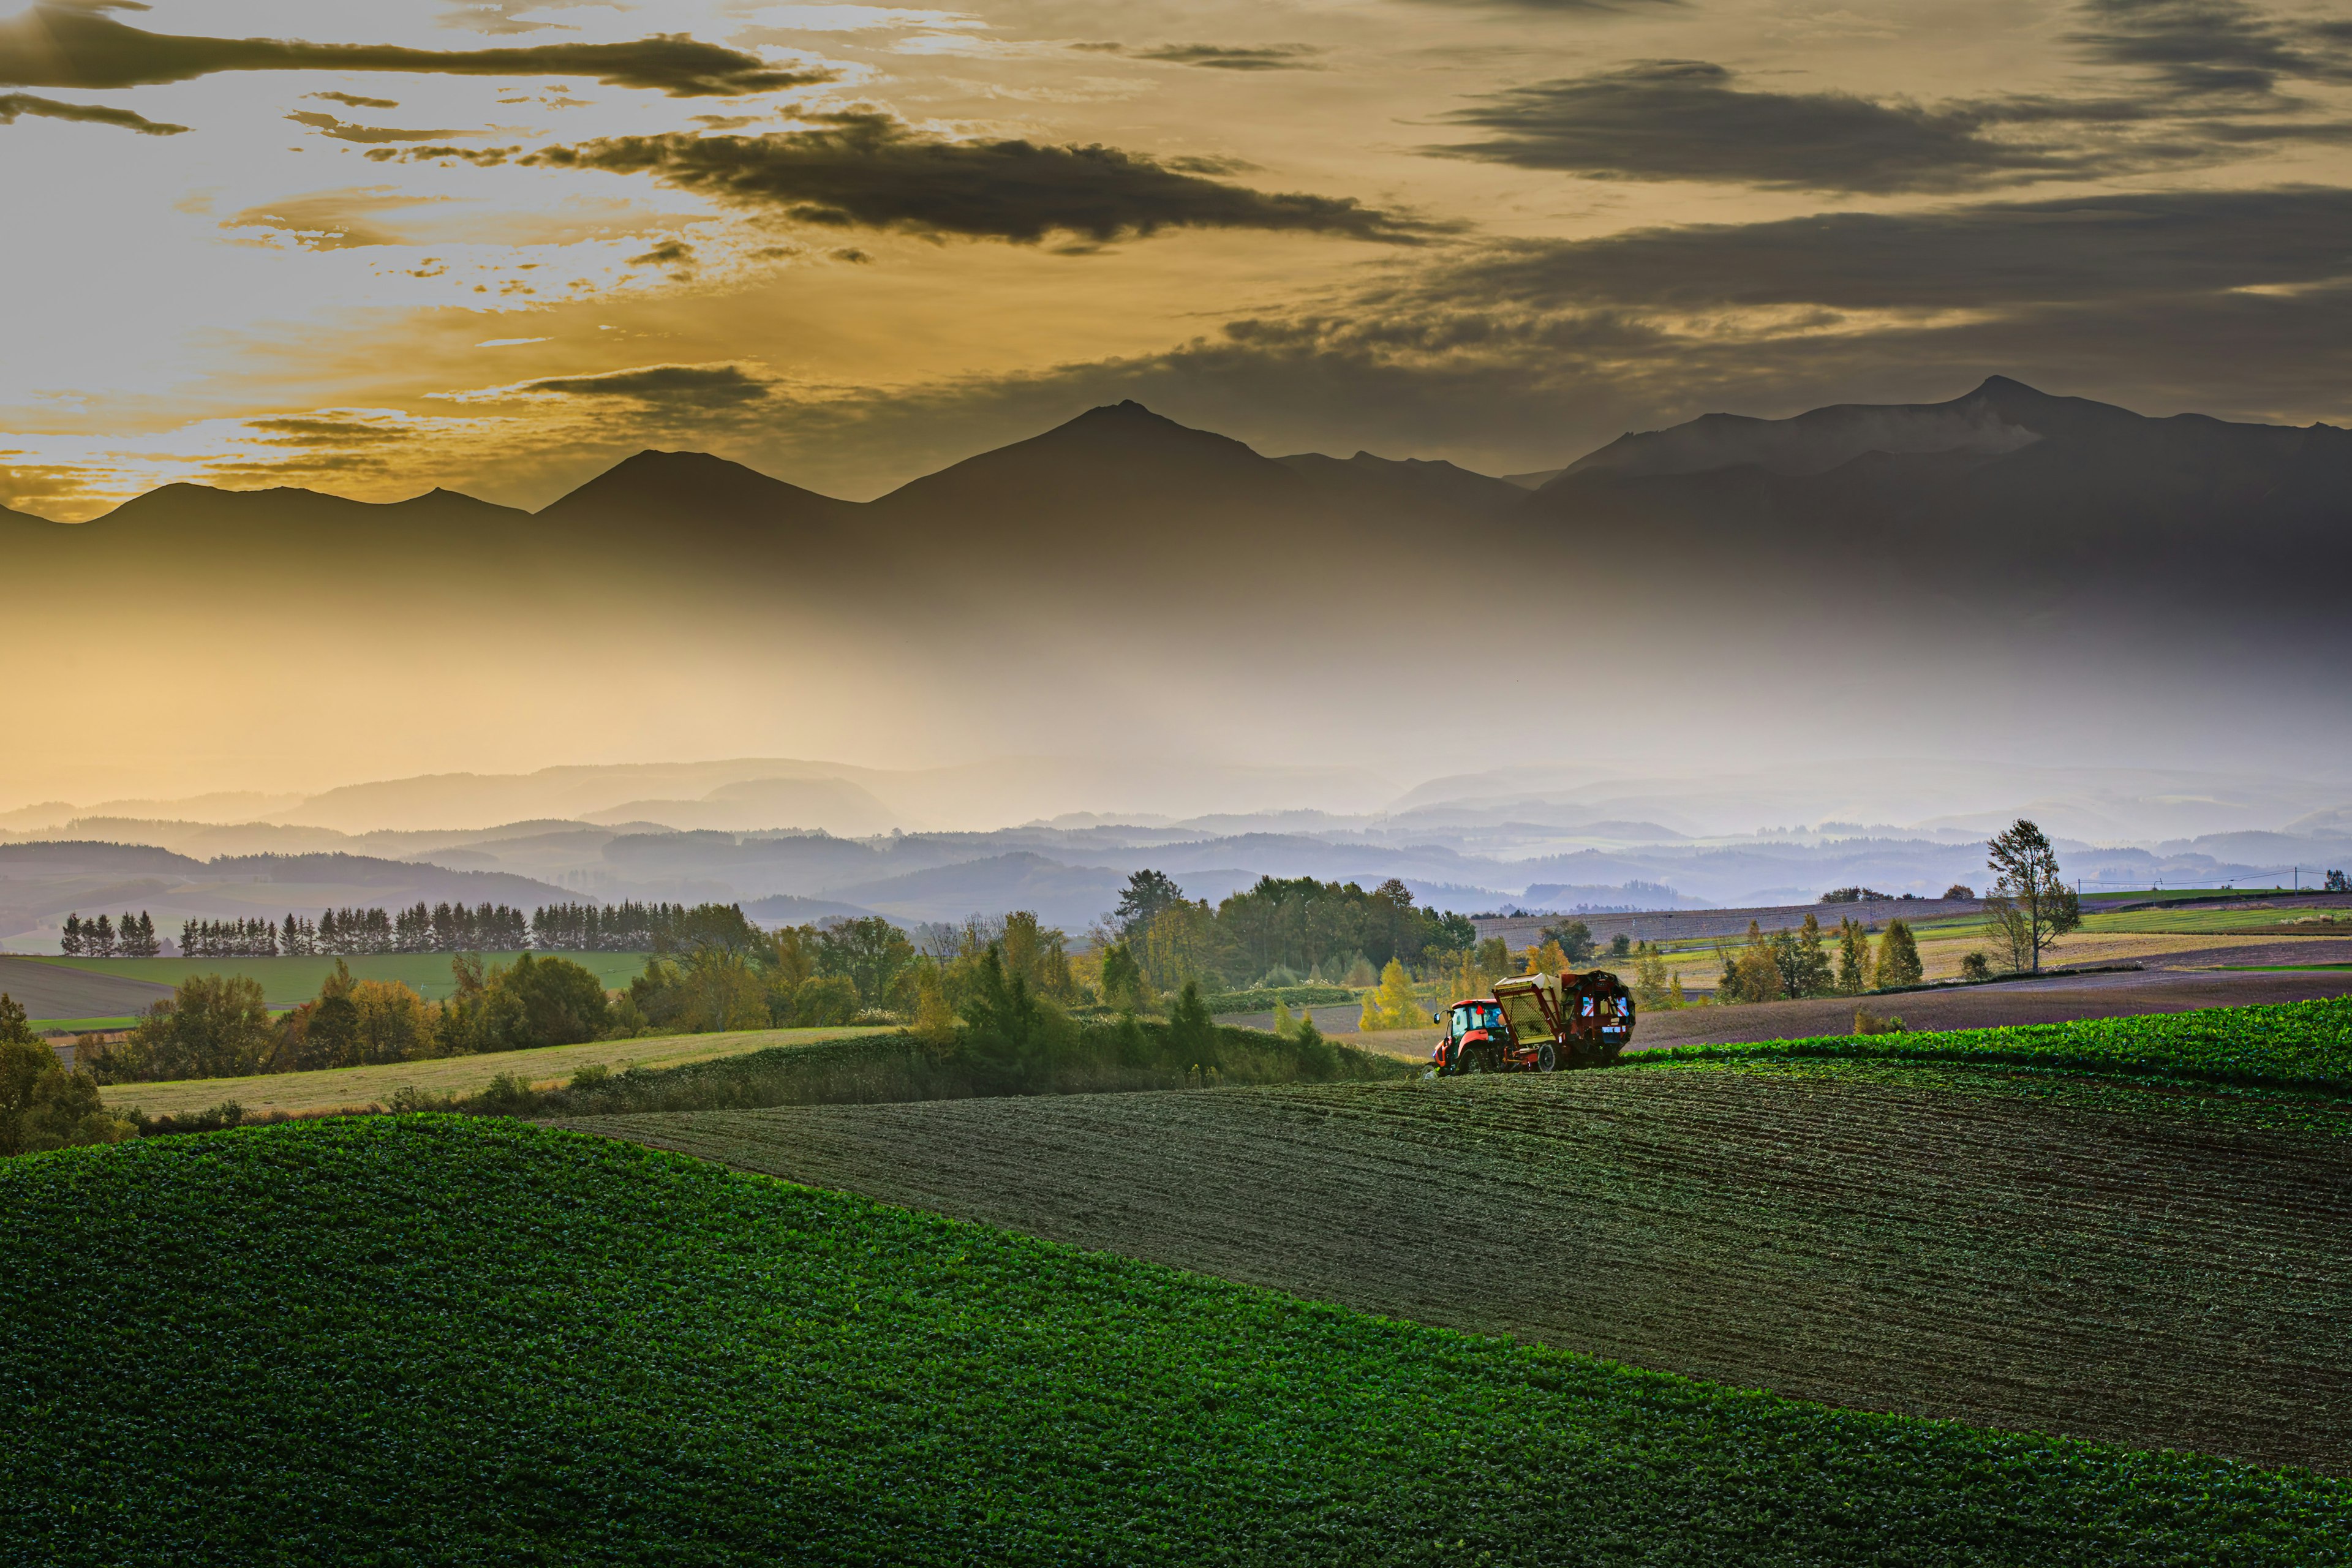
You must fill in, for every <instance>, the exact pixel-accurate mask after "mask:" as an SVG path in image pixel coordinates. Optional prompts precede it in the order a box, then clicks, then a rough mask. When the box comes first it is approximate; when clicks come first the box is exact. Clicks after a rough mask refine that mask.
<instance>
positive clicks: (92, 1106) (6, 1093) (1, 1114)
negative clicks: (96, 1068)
mask: <svg viewBox="0 0 2352 1568" xmlns="http://www.w3.org/2000/svg"><path fill="white" fill-rule="evenodd" d="M131 1132H132V1128H131V1124H130V1123H129V1122H128V1121H123V1120H121V1118H119V1117H116V1116H113V1115H111V1114H110V1113H109V1112H108V1110H107V1109H106V1108H105V1106H104V1105H102V1104H100V1100H99V1095H98V1079H97V1078H96V1077H94V1076H93V1075H92V1074H91V1073H90V1072H89V1071H88V1070H87V1069H85V1068H76V1069H75V1070H73V1071H71V1072H68V1071H67V1070H66V1069H65V1068H64V1067H63V1066H61V1065H60V1064H59V1063H58V1054H57V1052H55V1051H54V1050H51V1049H50V1048H49V1045H48V1042H47V1041H46V1040H44V1039H42V1038H41V1037H39V1036H38V1035H36V1034H34V1033H33V1031H32V1027H31V1025H30V1024H29V1023H28V1022H27V1021H26V1017H25V1009H24V1008H22V1007H20V1006H18V1005H16V998H14V997H12V996H10V995H9V994H7V993H6V992H5V991H0V1154H22V1153H31V1152H39V1151H41V1150H46V1149H64V1148H68V1147H71V1146H73V1145H75V1144H80V1143H113V1142H121V1140H122V1139H125V1138H128V1137H130V1136H131Z"/></svg>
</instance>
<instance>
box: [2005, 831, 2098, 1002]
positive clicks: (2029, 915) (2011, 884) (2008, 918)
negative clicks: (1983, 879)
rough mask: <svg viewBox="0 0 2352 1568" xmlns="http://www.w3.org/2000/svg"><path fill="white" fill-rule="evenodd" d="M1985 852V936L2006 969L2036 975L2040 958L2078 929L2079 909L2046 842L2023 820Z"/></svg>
mask: <svg viewBox="0 0 2352 1568" xmlns="http://www.w3.org/2000/svg"><path fill="white" fill-rule="evenodd" d="M1985 849H1986V856H1987V860H1986V863H1987V865H1988V866H1989V867H1990V868H1991V870H1992V872H1993V877H1994V879H1993V885H1992V889H1991V891H1990V892H1989V893H1988V894H1986V896H1985V900H1984V908H1985V928H1986V931H1988V933H1989V934H1990V936H1991V937H1992V939H1993V941H1994V942H1997V943H1999V944H2000V947H2001V948H2003V949H2004V950H2005V951H2006V952H2008V954H2009V958H2010V967H2011V969H2016V970H2031V971H2032V973H2036V974H2039V973H2042V952H2043V951H2044V950H2045V949H2046V948H2048V947H2049V946H2050V944H2051V943H2052V942H2055V941H2057V940H2058V939H2059V938H2060V937H2062V936H2064V935H2065V934H2066V933H2067V932H2068V931H2074V930H2075V929H2076V928H2077V927H2079V926H2080V925H2082V923H2083V907H2082V903H2081V901H2080V900H2078V899H2077V898H2076V897H2075V893H2074V889H2072V888H2070V887H2068V886H2067V885H2066V884H2065V882H2064V880H2063V879H2062V878H2061V877H2060V875H2059V870H2058V852H2057V851H2056V850H2055V849H2054V848H2053V847H2051V843H2050V839H2049V837H2048V836H2047V835H2045V834H2044V833H2043V832H2042V829H2041V828H2039V827H2037V826H2034V825H2033V824H2032V823H2031V822H2029V821H2027V820H2026V819H2025V818H2023V817H2019V818H2018V819H2017V821H2016V822H2014V823H2012V824H2011V826H2010V827H2009V829H2008V830H2007V831H2006V832H2003V833H2000V834H1998V835H1996V836H1995V837H1993V839H1992V840H1991V842H1990V843H1989V844H1987V845H1986V846H1985Z"/></svg>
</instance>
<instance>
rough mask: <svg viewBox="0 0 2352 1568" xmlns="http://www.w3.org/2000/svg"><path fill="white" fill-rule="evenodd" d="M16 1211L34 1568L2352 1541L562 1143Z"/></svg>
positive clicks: (2128, 1473) (445, 1137)
mask: <svg viewBox="0 0 2352 1568" xmlns="http://www.w3.org/2000/svg"><path fill="white" fill-rule="evenodd" d="M1587 1076H1589V1077H1591V1078H1592V1079H1594V1080H1596V1081H1599V1080H1601V1079H1609V1078H1612V1077H1623V1078H1625V1079H1628V1080H1629V1081H1632V1080H1635V1079H1638V1080H1639V1081H1641V1082H1643V1083H1654V1082H1664V1081H1668V1079H1669V1076H1670V1075H1664V1074H1655V1075H1632V1074H1627V1075H1587ZM1732 1079H1733V1075H1730V1074H1728V1073H1725V1072H1722V1071H1715V1072H1712V1073H1708V1074H1697V1073H1692V1074H1685V1075H1683V1078H1682V1081H1686V1082H1693V1083H1696V1082H1700V1081H1702V1080H1704V1081H1708V1082H1717V1083H1720V1082H1728V1081H1731V1080H1732ZM1123 1098H1125V1099H1128V1100H1132V1099H1134V1098H1135V1097H1123ZM1187 1098H1190V1099H1192V1100H1200V1101H1239V1100H1243V1099H1244V1098H1245V1097H1244V1095H1243V1094H1242V1093H1240V1092H1237V1091H1219V1092H1209V1093H1203V1094H1201V1095H1196V1096H1192V1097H1183V1096H1171V1097H1168V1099H1169V1100H1171V1101H1181V1100H1185V1099H1187ZM1249 1098H1255V1097H1249ZM1274 1098H1276V1099H1282V1098H1283V1097H1274ZM1479 1098H1485V1097H1479ZM1196 1198H1197V1194H1196ZM1222 1201H1223V1202H1224V1203H1226V1204H1227V1205H1229V1206H1233V1207H1234V1208H1242V1207H1244V1206H1246V1205H1245V1204H1243V1203H1235V1202H1233V1201H1232V1195H1231V1194H1225V1195H1223V1199H1222ZM1196 1206H1201V1207H1209V1206H1216V1205H1212V1204H1197V1203H1196ZM0 1208H5V1212H6V1213H7V1214H8V1215H10V1217H11V1221H12V1223H11V1224H10V1225H9V1226H7V1227H5V1230H0V1323H5V1327H6V1329H7V1331H8V1332H9V1336H10V1340H11V1342H12V1343H15V1344H17V1345H19V1346H31V1345H37V1346H38V1347H39V1353H37V1354H18V1355H15V1356H11V1357H8V1358H6V1359H5V1362H0V1398H5V1402H6V1407H7V1409H8V1411H9V1414H10V1417H11V1433H10V1440H9V1442H8V1443H7V1444H6V1445H5V1446H0V1529H5V1531H6V1538H7V1539H8V1540H10V1541H12V1542H15V1545H14V1546H13V1547H12V1548H11V1552H12V1555H16V1556H19V1557H21V1558H22V1559H24V1560H26V1561H39V1562H43V1563H122V1562H179V1561H198V1560H202V1561H211V1562H236V1563H303V1564H309V1563H320V1562H356V1561H365V1562H372V1563H425V1562H435V1563H515V1562H533V1563H574V1562H577V1563H591V1562H593V1563H742V1562H752V1561H772V1560H789V1561H793V1562H824V1563H1318V1564H1321V1563H1379V1564H1385V1563H1456V1562H1459V1563H1596V1562H1612V1563H1689V1564H1720V1563H1736V1564H1746V1563H1776V1564H1778V1563H1787V1564H1798V1563H1809V1564H1810V1563H1864V1562H1867V1563H1906V1564H1920V1565H1927V1564H1963V1563H1966V1564H1982V1563H2019V1564H2025V1563H2032V1564H2072V1563H2084V1564H2102V1565H2105V1564H2138V1563H2148V1564H2154V1563H2197V1564H2210V1563H2232V1564H2234V1563H2245V1564H2252V1563H2323V1562H2337V1561H2340V1560H2341V1548H2342V1544H2343V1542H2344V1541H2345V1540H2346V1539H2347V1532H2352V1488H2347V1486H2346V1485H2344V1484H2343V1483H2341V1482H2337V1481H2332V1480H2327V1479H2320V1478H2318V1477H2315V1476H2310V1475H2306V1474H2300V1473H2294V1472H2288V1473H2272V1472H2265V1471H2262V1470H2257V1469H2253V1468H2247V1467H2243V1466H2239V1465H2234V1464H2231V1463H2227V1462H2223V1461H2218V1460H2212V1459H2206V1458H2196V1457H2192V1456H2187V1455H2180V1454H2148V1453H2139V1452H2132V1451H2128V1450H2124V1449H2117V1448H2110V1447H2095V1446H2088V1445H2082V1444H2075V1443H2069V1442H2064V1441H2057V1440H2051V1439H2046V1438H2042V1437H2037V1436H2020V1435H2003V1434H1995V1433H1990V1432H1984V1431H1979V1430H1975V1429H1971V1428H1969V1427H1967V1426H1960V1425H1958V1424H1952V1423H1926V1422H1917V1421H1911V1420H1906V1419H1902V1418H1899V1417H1893V1416H1884V1415H1862V1414H1856V1413H1851V1412H1841V1411H1833V1410H1829V1409H1825V1408H1822V1407H1820V1406H1817V1405H1803V1404H1799V1403H1794V1402H1790V1401H1786V1400H1782V1399H1780V1398H1776V1397H1773V1396H1771V1395H1769V1394H1757V1393H1747V1392H1740V1391H1738V1390H1733V1389H1727V1388H1723V1387H1719V1386H1715V1385H1710V1384H1699V1383H1692V1382H1687V1381H1685V1380H1682V1379H1679V1378H1675V1377H1671V1376H1664V1375H1659V1374H1655V1373H1640V1372H1634V1371H1631V1370H1626V1369H1622V1368H1618V1367H1612V1366H1610V1365H1607V1364H1605V1363H1600V1362H1596V1361H1592V1360H1588V1359H1585V1358H1582V1357H1580V1356H1576V1355H1573V1354H1570V1353H1566V1352H1559V1351H1556V1350H1550V1349H1546V1348H1542V1347H1534V1346H1523V1345H1518V1344H1514V1343H1510V1342H1505V1341H1502V1340H1496V1339H1483V1338H1473V1337H1465V1336H1462V1335H1459V1334H1455V1333H1451V1332H1448V1331H1444V1330H1441V1329H1436V1328H1430V1327H1423V1326H1416V1325H1413V1324H1409V1323H1402V1322H1394V1321H1383V1320H1381V1319H1378V1318H1374V1317H1370V1316H1366V1315H1362V1314H1360V1313H1357V1312H1353V1311H1349V1310H1344V1309H1340V1308H1337V1307H1332V1306H1328V1305H1316V1304H1310V1303H1307V1302H1303V1301H1300V1300H1297V1299H1295V1298H1291V1297H1286V1296H1283V1295H1279V1294H1276V1293H1273V1292H1269V1291H1264V1290H1258V1289H1250V1288H1247V1287H1245V1286H1242V1285H1236V1284H1231V1283H1225V1282H1220V1281H1215V1280H1211V1279H1202V1278H1199V1277H1197V1276H1192V1275H1188V1274H1184V1273H1181V1272H1178V1271H1176V1270H1173V1269H1169V1268H1158V1267H1153V1266H1151V1265H1149V1264H1145V1263H1139V1262H1136V1261H1132V1260H1129V1259H1126V1258H1116V1257H1109V1256H1104V1255H1099V1254H1097V1255H1089V1254H1085V1253H1080V1252H1077V1251H1075V1250H1072V1249H1069V1248H1066V1247H1057V1246H1055V1245H1053V1244H1051V1243H1048V1242H1044V1241H1039V1240H1035V1239H1032V1238H1029V1237H1022V1236H1017V1235H1013V1234H1010V1233H1007V1232H1004V1231H1001V1230H994V1229H990V1228H987V1227H984V1226H974V1225H968V1224H960V1223H956V1222H953V1221H950V1220H946V1219H941V1218H937V1217H933V1216H929V1215H919V1214H914V1213H909V1212H908V1211H906V1210H903V1209H895V1208H888V1207H885V1206H882V1205H877V1204H874V1203H870V1202H867V1201H866V1200H863V1199H860V1198H856V1197H850V1196H846V1195H841V1194H826V1193H820V1192H815V1191H812V1190H808V1189H805V1188H800V1187H794V1186H791V1185H787V1184H781V1183H777V1182H773V1181H770V1180H766V1179H763V1178H761V1177H757V1176H747V1175H741V1174H737V1173H730V1172H726V1171H723V1170H720V1169H719V1168H718V1167H716V1166H712V1165H709V1164H704V1163H696V1162H690V1161H686V1160H682V1159H679V1158H677V1157H675V1156H671V1155H667V1154H663V1153H658V1152H650V1151H646V1150H644V1149H640V1148H636V1147H633V1146H631V1145H629V1144H627V1143H624V1142H618V1141H615V1140H606V1139H588V1138H582V1137H578V1136H576V1135H572V1134H567V1133H564V1132H561V1131H547V1130H540V1129H534V1128H530V1127H528V1126H524V1125H520V1124H517V1123H513V1122H499V1121H473V1122H463V1121H446V1120H443V1119H438V1118H400V1119H391V1118H384V1119H372V1120H365V1121H325V1122H312V1123H302V1124H295V1125H289V1126H281V1127H275V1128H268V1129H250V1130H243V1131H234V1132H228V1133H223V1134H216V1135H212V1136H208V1137H202V1138H186V1139H172V1140H160V1141H154V1142H138V1143H132V1144H127V1145H121V1146H117V1147H113V1148H103V1149H93V1150H74V1151H67V1152H61V1153H56V1154H43V1155H35V1156H30V1157H27V1158H24V1159H18V1160H13V1161H8V1162H5V1163H0ZM101 1260H102V1265H103V1266H100V1262H101ZM2035 1305H2036V1306H2037V1307H2038V1306H2041V1305H2042V1303H2039V1302H2037V1303H2035ZM1616 1310H1619V1311H1621V1312H1622V1311H1623V1310H1626V1309H1625V1308H1624V1306H1623V1305H1622V1304H1621V1305H1620V1307H1619V1308H1618V1309H1616ZM2074 1310H2077V1311H2079V1310H2081V1309H2080V1304H2075V1306H2074Z"/></svg>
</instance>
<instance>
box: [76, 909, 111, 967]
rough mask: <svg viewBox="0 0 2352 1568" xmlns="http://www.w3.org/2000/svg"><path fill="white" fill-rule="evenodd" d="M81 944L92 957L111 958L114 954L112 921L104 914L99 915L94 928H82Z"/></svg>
mask: <svg viewBox="0 0 2352 1568" xmlns="http://www.w3.org/2000/svg"><path fill="white" fill-rule="evenodd" d="M82 946H83V948H84V949H85V950H86V951H87V952H88V954H89V956H90V957H92V958H112V957H113V956H114V922H113V921H110V920H109V919H107V918H106V917H105V916H104V915H100V916H99V917H98V926H97V929H96V930H91V929H90V928H89V927H84V928H83V931H82Z"/></svg>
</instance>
